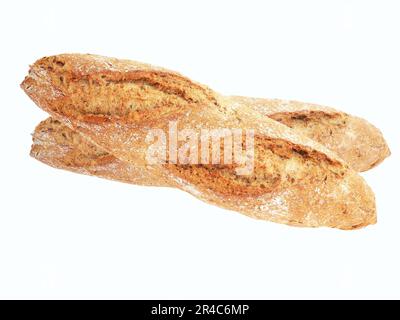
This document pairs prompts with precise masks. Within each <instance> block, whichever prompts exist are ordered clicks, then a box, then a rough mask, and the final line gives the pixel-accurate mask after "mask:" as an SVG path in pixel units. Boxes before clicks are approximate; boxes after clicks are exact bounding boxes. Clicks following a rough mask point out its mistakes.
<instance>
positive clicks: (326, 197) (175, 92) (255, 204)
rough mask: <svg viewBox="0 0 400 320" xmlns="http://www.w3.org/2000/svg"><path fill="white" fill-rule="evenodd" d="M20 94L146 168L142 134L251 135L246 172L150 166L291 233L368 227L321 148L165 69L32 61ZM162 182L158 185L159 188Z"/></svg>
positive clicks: (160, 175)
mask: <svg viewBox="0 0 400 320" xmlns="http://www.w3.org/2000/svg"><path fill="white" fill-rule="evenodd" d="M22 87H23V88H24V90H25V91H26V93H27V94H28V95H29V96H30V97H31V98H32V99H33V100H34V101H35V102H36V103H37V104H38V105H39V106H40V107H42V108H43V109H44V110H45V111H47V112H48V113H50V114H51V115H52V116H53V117H55V118H56V119H58V120H59V121H61V122H62V123H64V124H66V125H67V126H69V127H70V128H71V129H73V130H74V131H76V132H78V133H79V134H80V135H82V136H83V137H84V138H85V139H86V140H88V141H90V142H91V143H93V144H94V145H96V146H97V147H99V148H100V149H101V150H104V152H107V153H109V154H111V155H113V156H114V157H115V158H117V159H119V160H121V161H123V162H127V163H129V164H130V165H134V166H142V167H144V166H147V165H148V163H147V162H146V156H145V155H146V151H147V148H148V144H147V143H146V135H147V134H148V132H149V129H152V128H157V129H161V130H164V131H166V130H168V123H169V122H170V121H179V124H180V129H191V130H195V131H196V130H197V131H200V130H201V129H216V128H241V129H244V130H254V132H255V136H254V146H255V153H254V170H253V172H252V174H251V175H250V176H241V175H238V174H237V171H236V169H237V168H235V167H234V166H232V165H219V166H213V165H187V164H170V163H167V164H163V165H154V166H152V168H153V173H154V176H156V177H157V179H161V180H163V181H166V182H167V185H169V186H172V187H178V188H180V189H183V190H185V191H188V192H190V193H191V194H193V195H194V196H196V197H198V198H200V199H202V200H205V201H207V202H210V203H213V204H216V205H219V206H221V207H224V208H227V209H231V210H236V211H239V212H241V213H244V214H247V215H249V216H252V217H255V218H259V219H265V220H271V221H275V222H280V223H286V224H291V225H297V226H309V227H317V226H329V227H337V228H342V229H355V228H360V227H363V226H366V225H368V224H372V223H375V222H376V214H375V203H374V196H373V193H372V192H371V190H370V189H369V187H368V186H367V185H366V184H365V182H364V181H363V179H362V178H361V177H359V176H358V175H357V174H356V173H355V172H354V171H353V170H351V169H350V168H349V167H348V166H347V165H346V164H345V163H344V162H343V161H342V160H341V159H340V158H338V157H337V156H336V155H335V154H333V153H332V152H330V151H329V150H328V149H326V148H324V147H323V146H321V145H319V144H317V143H315V142H314V141H312V140H309V139H307V138H305V137H302V136H299V135H297V134H296V133H295V132H294V131H293V130H291V129H289V128H288V127H286V126H284V125H281V124H279V123H277V122H276V121H273V120H271V119H269V118H267V117H264V118H262V119H260V116H259V114H257V113H255V112H254V110H252V109H251V108H248V107H247V106H246V105H244V104H243V105H241V106H240V107H238V108H232V107H230V106H229V103H227V99H226V98H224V97H221V96H219V95H218V94H216V93H215V92H213V91H212V90H210V89H209V88H207V87H205V86H202V85H200V84H197V83H194V82H192V81H190V80H189V79H187V78H185V77H183V76H181V75H179V74H177V73H175V72H171V71H167V70H164V69H161V68H156V67H152V66H149V65H144V64H139V63H135V62H131V61H126V60H117V59H111V58H105V57H99V56H92V55H60V56H55V57H50V58H44V59H41V60H39V61H38V62H36V63H35V64H34V65H33V66H32V68H31V70H30V75H29V76H28V77H27V78H26V79H25V81H24V82H23V84H22ZM164 179H165V180H164Z"/></svg>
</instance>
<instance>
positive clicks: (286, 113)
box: [230, 96, 390, 172]
mask: <svg viewBox="0 0 400 320" xmlns="http://www.w3.org/2000/svg"><path fill="white" fill-rule="evenodd" d="M230 98H231V99H232V105H234V104H235V103H236V102H240V104H246V105H248V106H249V107H251V108H253V109H254V110H255V111H257V112H259V113H261V114H263V115H265V116H268V117H269V118H271V119H274V120H276V121H279V122H280V123H282V124H284V125H287V126H289V127H290V128H292V129H294V130H295V131H296V132H298V133H300V134H302V135H304V136H306V137H308V138H311V139H313V140H315V141H317V142H319V143H321V144H322V145H324V146H325V147H327V148H328V149H330V150H332V151H334V152H335V153H336V154H337V155H338V156H339V157H341V158H342V159H343V160H345V161H346V162H347V163H348V164H349V165H350V166H351V167H352V168H353V169H354V170H356V171H359V172H363V171H367V170H369V169H372V168H373V167H375V166H377V165H378V164H380V163H381V162H382V161H383V160H385V159H386V158H387V157H389V156H390V150H389V147H388V145H387V143H386V141H385V139H384V137H383V135H382V133H381V132H380V130H379V129H377V128H376V127H374V126H373V125H372V124H370V123H369V122H368V121H366V120H364V119H361V118H358V117H355V116H351V115H349V114H346V113H344V112H341V111H339V110H335V109H333V108H329V107H324V106H320V105H316V104H311V103H302V102H298V101H286V100H279V99H261V98H248V97H238V96H233V97H230Z"/></svg>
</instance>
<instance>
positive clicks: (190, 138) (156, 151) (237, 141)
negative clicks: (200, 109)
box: [146, 121, 254, 175]
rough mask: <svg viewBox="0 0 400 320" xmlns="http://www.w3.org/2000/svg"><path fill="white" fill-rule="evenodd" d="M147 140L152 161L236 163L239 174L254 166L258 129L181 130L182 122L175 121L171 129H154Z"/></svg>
mask: <svg viewBox="0 0 400 320" xmlns="http://www.w3.org/2000/svg"><path fill="white" fill-rule="evenodd" d="M146 143H147V144H148V148H147V153H146V161H147V163H148V164H153V165H154V164H167V163H169V164H180V165H199V164H202V165H235V170H236V174H237V175H250V174H252V172H253V169H254V130H243V129H228V128H217V129H200V130H194V129H187V128H185V129H182V130H178V122H176V121H171V122H169V125H168V132H165V131H164V130H162V129H150V130H149V132H148V134H147V136H146Z"/></svg>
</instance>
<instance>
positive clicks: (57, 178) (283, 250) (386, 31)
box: [0, 0, 400, 299]
mask: <svg viewBox="0 0 400 320" xmlns="http://www.w3.org/2000/svg"><path fill="white" fill-rule="evenodd" d="M399 3H400V2H399V1H348V0H347V1H338V0H334V1H281V0H280V1H248V0H247V1H204V0H203V1H196V2H195V1H171V0H170V1H116V0H113V1H104V2H103V1H93V2H92V1H76V2H75V1H59V2H55V1H26V2H22V1H9V2H5V1H2V2H1V6H2V7H1V10H0V12H1V19H0V30H1V45H2V49H1V52H0V55H1V59H0V63H1V72H2V74H1V77H0V81H1V86H0V88H1V103H2V106H1V112H2V113H1V114H2V117H1V118H0V121H1V126H0V130H1V134H0V137H1V158H0V161H1V179H0V186H1V196H0V197H1V198H0V298H78V299H79V298H123V299H125V298H166V299H168V298H171V299H174V298H186V299H191V298H208V299H213V298H224V299H231V298H240V299H242V298H243V299H267V298H289V299H291V298H305V299H307V298H321V299H324V298H344V299H346V298H400V257H399V247H398V246H399V243H400V231H399V230H400V212H399V208H398V203H399V192H398V190H399V182H398V181H399V178H400V177H399V174H398V166H397V164H398V163H399V162H398V161H399V130H400V125H399V120H398V115H399V111H398V110H399V108H400V97H399V80H400V63H399V58H400V46H399V41H400V37H399V33H400V19H399V16H400V7H399ZM65 52H81V53H96V54H102V55H108V56H115V57H120V58H130V59H133V60H139V61H144V62H149V63H152V64H155V65H161V66H164V67H167V68H169V69H173V70H177V71H179V72H181V73H183V74H185V75H187V76H189V77H191V78H193V79H194V80H197V81H199V82H202V83H205V84H207V85H209V86H210V87H211V88H213V89H215V90H217V91H219V92H222V93H225V94H238V95H248V96H257V97H270V98H287V99H297V100H301V101H308V102H316V103H320V104H325V105H329V106H334V107H337V108H341V109H343V110H345V111H346V112H348V113H351V114H354V115H358V116H362V117H365V118H366V119H368V120H370V121H371V122H372V123H374V124H375V125H376V126H378V127H379V128H381V129H382V131H383V133H384V135H385V137H386V138H387V140H388V142H389V145H390V147H391V149H392V153H393V154H392V156H391V158H389V159H388V160H387V161H385V162H384V163H383V164H382V165H381V166H379V167H378V168H377V169H374V170H373V171H371V172H368V173H366V174H364V176H365V177H366V179H367V181H368V182H369V184H370V185H371V186H372V187H373V189H374V190H375V192H376V199H377V205H378V215H379V223H378V224H377V225H376V226H372V227H368V228H366V229H364V230H361V231H354V232H344V231H338V230H330V229H297V228H293V227H287V226H283V225H278V224H273V223H268V222H261V221H256V220H252V219H249V218H247V217H244V216H242V215H240V214H237V213H232V212H228V211H225V210H222V209H219V208H216V207H213V206H210V205H207V204H204V203H202V202H200V201H199V200H197V199H195V198H193V197H192V196H190V195H188V194H186V193H184V192H181V191H178V190H171V189H157V188H145V187H138V186H132V185H126V184H121V183H117V182H111V181H106V180H101V179H98V178H94V177H87V176H80V175H77V174H73V173H69V172H65V171H60V170H56V169H52V168H50V167H47V166H45V165H43V164H41V163H39V162H38V161H35V160H34V159H32V158H30V157H29V149H30V143H31V136H30V134H31V132H32V131H33V129H34V127H35V126H36V124H37V123H38V122H39V121H41V120H43V119H44V118H46V114H45V113H44V112H43V111H41V110H40V109H39V108H37V107H36V106H35V105H34V103H33V102H32V101H30V100H29V98H28V97H27V96H26V95H25V94H24V93H23V92H22V90H20V88H19V84H20V82H21V81H22V80H23V78H24V76H25V74H26V73H27V71H28V66H29V64H31V63H33V62H34V61H35V60H36V59H38V58H40V57H42V56H45V55H52V54H57V53H65Z"/></svg>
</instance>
